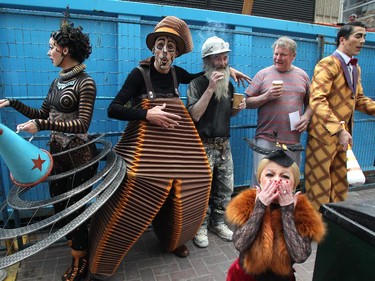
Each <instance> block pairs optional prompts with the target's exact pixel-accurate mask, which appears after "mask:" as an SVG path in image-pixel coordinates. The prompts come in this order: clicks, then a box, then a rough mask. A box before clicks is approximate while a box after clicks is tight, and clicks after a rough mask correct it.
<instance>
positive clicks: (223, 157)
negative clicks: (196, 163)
mask: <svg viewBox="0 0 375 281" xmlns="http://www.w3.org/2000/svg"><path fill="white" fill-rule="evenodd" d="M203 146H204V148H205V150H206V154H207V158H208V162H209V164H210V168H211V172H212V185H211V193H210V200H209V203H208V208H207V213H206V218H205V220H204V222H203V225H206V224H207V223H208V221H209V222H210V224H211V225H218V224H221V223H224V216H225V209H226V206H227V205H228V203H229V201H230V200H231V196H232V193H233V185H234V180H233V159H232V152H231V148H230V143H229V141H227V142H226V143H224V144H223V145H220V146H218V145H212V144H206V143H203Z"/></svg>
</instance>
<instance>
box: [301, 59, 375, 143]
mask: <svg viewBox="0 0 375 281" xmlns="http://www.w3.org/2000/svg"><path fill="white" fill-rule="evenodd" d="M353 67H354V70H353V84H352V83H351V79H350V75H349V71H348V67H347V65H346V64H345V62H344V59H343V58H342V57H341V55H339V54H338V53H337V52H335V53H333V54H332V55H330V56H328V57H325V58H323V59H322V60H321V61H319V63H318V64H317V65H316V66H315V70H314V76H313V78H312V81H311V87H310V106H311V108H312V110H313V112H314V113H313V115H312V118H311V123H310V126H309V130H308V132H309V135H311V136H313V137H314V138H316V139H318V140H320V141H322V142H323V143H325V144H327V145H330V144H332V143H334V142H337V141H338V138H337V137H336V136H335V134H336V133H337V132H339V131H340V130H341V129H342V125H341V124H340V121H345V126H346V130H348V132H349V133H350V134H352V129H353V115H354V111H355V110H359V111H361V112H363V113H366V114H369V115H375V101H373V100H372V99H370V98H368V97H365V96H364V95H363V88H362V84H361V68H360V67H359V65H358V64H357V66H353Z"/></svg>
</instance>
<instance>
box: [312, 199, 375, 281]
mask: <svg viewBox="0 0 375 281" xmlns="http://www.w3.org/2000/svg"><path fill="white" fill-rule="evenodd" d="M320 212H321V213H322V214H323V219H324V221H325V223H326V225H327V234H326V237H325V239H324V240H323V241H322V243H320V244H319V245H318V248H317V253H316V259H315V268H314V274H313V281H374V280H375V198H374V197H372V198H369V197H366V198H361V200H358V199H357V200H353V201H350V200H348V201H344V202H340V203H330V204H326V205H323V206H321V207H320Z"/></svg>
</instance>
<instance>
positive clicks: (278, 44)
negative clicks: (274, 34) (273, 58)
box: [272, 36, 297, 54]
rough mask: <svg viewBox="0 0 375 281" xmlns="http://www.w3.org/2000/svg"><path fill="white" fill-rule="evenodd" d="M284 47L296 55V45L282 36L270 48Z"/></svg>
mask: <svg viewBox="0 0 375 281" xmlns="http://www.w3.org/2000/svg"><path fill="white" fill-rule="evenodd" d="M276 47H284V48H288V49H289V50H290V51H291V52H292V53H293V54H296V53H297V43H296V41H294V40H293V39H290V38H289V37H287V36H282V37H280V38H279V39H277V40H276V41H275V43H273V45H272V48H273V49H275V48H276Z"/></svg>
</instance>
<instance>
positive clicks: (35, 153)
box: [0, 123, 53, 187]
mask: <svg viewBox="0 0 375 281" xmlns="http://www.w3.org/2000/svg"><path fill="white" fill-rule="evenodd" d="M0 155H1V156H2V157H3V159H4V161H5V163H6V165H7V166H8V168H9V171H10V177H11V179H12V181H13V182H14V184H16V185H18V186H22V187H33V186H35V185H37V184H38V183H40V182H42V181H43V180H45V179H46V178H47V177H48V175H49V174H50V172H51V170H52V167H53V159H52V156H51V154H50V153H49V152H48V151H46V150H44V149H39V148H37V147H36V146H35V145H33V144H32V143H30V142H28V141H27V140H25V139H23V138H22V137H20V136H19V135H18V134H16V133H15V132H14V131H12V130H11V129H9V128H8V127H6V126H5V125H3V124H1V123H0Z"/></svg>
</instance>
